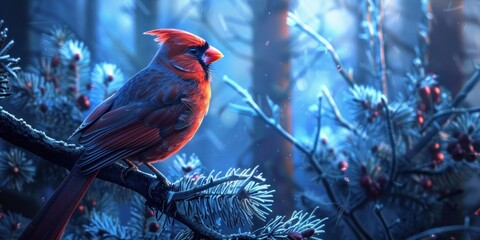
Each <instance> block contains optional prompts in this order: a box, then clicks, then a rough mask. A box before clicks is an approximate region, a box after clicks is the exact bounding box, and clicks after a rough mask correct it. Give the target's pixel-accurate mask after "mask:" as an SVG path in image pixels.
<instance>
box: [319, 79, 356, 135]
mask: <svg viewBox="0 0 480 240" xmlns="http://www.w3.org/2000/svg"><path fill="white" fill-rule="evenodd" d="M322 93H323V95H324V96H325V98H326V99H327V102H328V103H329V104H330V106H331V107H332V111H333V114H334V115H335V118H336V120H337V122H338V123H339V124H340V126H342V127H344V128H346V129H348V130H350V131H352V132H354V133H355V134H356V135H359V132H358V130H357V129H356V128H355V127H354V126H353V125H352V124H351V123H349V122H347V120H345V118H343V116H342V114H341V113H340V110H339V109H338V107H337V104H336V103H335V100H333V97H332V95H331V94H330V91H329V90H328V88H326V87H325V86H322Z"/></svg>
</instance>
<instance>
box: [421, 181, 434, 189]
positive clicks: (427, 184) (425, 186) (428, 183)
mask: <svg viewBox="0 0 480 240" xmlns="http://www.w3.org/2000/svg"><path fill="white" fill-rule="evenodd" d="M432 186H433V183H432V180H431V179H430V178H425V179H423V181H422V187H423V189H425V190H426V191H429V190H430V189H432Z"/></svg>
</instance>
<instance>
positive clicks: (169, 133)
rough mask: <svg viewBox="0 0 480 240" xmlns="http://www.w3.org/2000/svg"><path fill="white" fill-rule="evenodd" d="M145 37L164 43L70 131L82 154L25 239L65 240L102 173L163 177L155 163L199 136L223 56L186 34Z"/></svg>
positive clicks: (167, 32) (162, 33) (161, 33)
mask: <svg viewBox="0 0 480 240" xmlns="http://www.w3.org/2000/svg"><path fill="white" fill-rule="evenodd" d="M145 34H148V35H153V36H155V37H156V38H155V41H157V42H159V44H160V48H159V49H158V51H157V53H156V55H155V57H154V58H153V60H152V61H151V62H150V64H149V65H148V66H147V67H146V68H145V69H143V70H141V71H140V72H138V73H137V74H136V75H135V76H133V77H132V78H131V79H130V80H129V81H128V82H127V83H125V84H124V85H123V86H122V87H121V88H120V89H119V90H118V91H117V92H116V93H115V94H113V95H112V96H111V97H109V98H108V99H106V100H105V101H104V102H102V103H101V104H100V105H98V106H97V107H96V108H95V109H94V110H93V111H92V113H90V115H88V117H87V118H86V119H85V121H84V122H83V123H82V124H81V125H80V127H78V129H77V130H76V131H75V132H74V133H73V135H72V136H78V142H79V143H80V144H81V145H83V148H84V152H83V154H82V155H81V157H80V158H79V159H78V160H77V162H76V163H75V165H74V167H73V168H72V171H71V172H70V174H69V175H68V177H67V178H66V179H65V180H64V181H63V182H62V184H61V185H60V186H59V187H58V189H57V190H56V191H55V193H54V194H53V196H52V197H51V198H50V199H49V200H48V202H47V203H46V204H45V206H44V207H43V208H42V209H41V211H40V212H39V213H38V214H37V215H36V216H35V218H34V219H33V221H32V222H31V223H30V225H29V226H28V227H27V228H26V230H25V231H24V233H23V235H22V237H21V239H36V240H47V239H60V237H61V236H62V233H63V231H64V229H65V227H66V225H67V222H68V220H69V219H70V217H71V216H72V214H73V212H74V211H75V209H76V208H77V206H78V204H79V202H80V200H81V199H82V198H83V196H84V195H85V193H86V191H87V189H88V188H89V186H90V184H91V183H92V182H93V180H94V179H95V176H96V175H97V174H98V172H99V170H100V169H102V168H103V167H105V166H108V165H109V164H112V163H113V162H115V161H116V160H119V159H123V160H125V161H126V162H127V163H129V165H130V166H131V167H130V168H134V165H133V163H132V162H137V163H139V164H142V163H143V164H145V165H147V166H148V167H150V168H151V169H152V170H153V171H154V172H155V173H156V175H157V177H158V178H160V179H162V178H164V177H163V175H161V173H160V172H159V171H158V170H156V169H155V168H154V167H153V166H152V165H151V163H153V162H158V161H162V160H164V159H166V158H168V157H169V156H171V155H172V154H174V153H176V152H177V151H178V150H180V149H181V148H182V147H183V146H185V144H186V143H187V142H188V141H190V139H192V137H193V135H194V134H195V132H196V131H197V129H198V127H199V126H200V123H201V122H202V120H203V117H204V116H205V115H206V114H207V111H208V106H209V103H210V69H209V67H210V64H211V63H213V62H215V61H217V60H218V59H220V58H222V57H223V54H222V53H221V52H220V51H219V50H217V49H216V48H214V47H212V46H210V45H209V44H208V43H207V42H206V41H205V40H203V39H202V38H200V37H198V36H196V35H194V34H191V33H188V32H185V31H181V30H177V29H157V30H152V31H148V32H146V33H145ZM163 180H165V179H163ZM112 194H113V193H112Z"/></svg>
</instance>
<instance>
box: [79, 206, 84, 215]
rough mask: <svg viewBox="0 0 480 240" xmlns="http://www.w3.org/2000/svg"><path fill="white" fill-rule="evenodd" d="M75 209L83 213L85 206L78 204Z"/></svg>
mask: <svg viewBox="0 0 480 240" xmlns="http://www.w3.org/2000/svg"><path fill="white" fill-rule="evenodd" d="M77 211H78V212H79V213H81V214H83V213H84V212H85V206H83V205H78V207H77Z"/></svg>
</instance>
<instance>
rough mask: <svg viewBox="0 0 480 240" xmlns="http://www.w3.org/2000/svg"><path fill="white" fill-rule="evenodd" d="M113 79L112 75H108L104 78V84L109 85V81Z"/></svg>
mask: <svg viewBox="0 0 480 240" xmlns="http://www.w3.org/2000/svg"><path fill="white" fill-rule="evenodd" d="M113 79H114V77H113V75H112V74H108V75H107V77H105V83H107V84H108V83H110V82H111V81H113Z"/></svg>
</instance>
